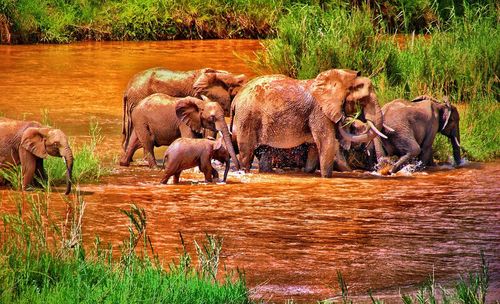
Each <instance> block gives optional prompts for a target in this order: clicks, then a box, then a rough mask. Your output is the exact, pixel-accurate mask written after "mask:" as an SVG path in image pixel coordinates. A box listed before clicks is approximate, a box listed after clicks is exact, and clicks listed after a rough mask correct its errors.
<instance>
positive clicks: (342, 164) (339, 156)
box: [335, 145, 352, 172]
mask: <svg viewBox="0 0 500 304" xmlns="http://www.w3.org/2000/svg"><path fill="white" fill-rule="evenodd" d="M337 147H339V150H337V153H336V155H335V164H336V165H337V169H338V170H339V171H340V172H350V171H352V169H351V167H350V166H349V164H347V161H346V159H345V157H344V153H342V152H341V151H340V145H337Z"/></svg>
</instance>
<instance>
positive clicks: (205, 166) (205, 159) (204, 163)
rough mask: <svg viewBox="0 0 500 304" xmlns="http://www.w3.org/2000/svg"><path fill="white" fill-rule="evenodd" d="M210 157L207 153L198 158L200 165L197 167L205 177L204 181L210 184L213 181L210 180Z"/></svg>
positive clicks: (211, 168) (211, 170) (211, 169)
mask: <svg viewBox="0 0 500 304" xmlns="http://www.w3.org/2000/svg"><path fill="white" fill-rule="evenodd" d="M210 161H211V157H210V154H209V153H204V154H202V155H201V157H200V164H199V165H198V167H199V168H200V171H201V172H203V174H204V175H205V181H206V182H207V183H211V182H212V181H213V179H212V172H213V170H214V168H213V167H212V164H211V162H210Z"/></svg>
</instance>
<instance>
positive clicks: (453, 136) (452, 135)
mask: <svg viewBox="0 0 500 304" xmlns="http://www.w3.org/2000/svg"><path fill="white" fill-rule="evenodd" d="M443 101H444V103H438V104H437V106H438V111H439V132H440V133H441V134H443V135H444V136H446V137H448V138H449V139H450V143H451V146H452V147H453V159H454V160H455V164H457V165H460V164H461V162H462V158H461V157H460V115H459V114H458V110H457V108H456V107H455V106H453V105H451V103H450V102H449V100H448V98H447V97H444V98H443Z"/></svg>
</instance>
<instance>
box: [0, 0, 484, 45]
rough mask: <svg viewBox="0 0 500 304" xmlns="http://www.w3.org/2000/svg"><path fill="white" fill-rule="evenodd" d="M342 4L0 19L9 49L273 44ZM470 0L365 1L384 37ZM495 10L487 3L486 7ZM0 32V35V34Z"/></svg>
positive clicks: (13, 13) (221, 3)
mask: <svg viewBox="0 0 500 304" xmlns="http://www.w3.org/2000/svg"><path fill="white" fill-rule="evenodd" d="M364 2H365V1H349V0H329V1H328V0H327V1H321V0H255V1H246V0H181V1H175V0H143V1H140V0H123V1H118V0H66V1H65V0H55V1H44V0H0V16H2V15H3V16H5V18H0V20H7V21H6V22H5V21H0V23H2V24H5V23H6V24H7V25H8V28H9V31H10V32H11V33H12V42H13V43H33V42H56V43H66V42H71V41H76V40H88V39H90V40H165V39H186V38H187V39H207V38H268V37H274V35H275V34H276V29H277V27H278V21H279V20H281V19H282V18H284V17H285V18H286V16H287V15H288V13H289V10H290V9H291V8H292V7H294V6H295V5H296V4H299V5H308V6H310V7H320V8H321V9H322V10H324V11H329V10H332V9H337V8H342V9H344V10H347V11H349V12H350V11H351V8H353V10H356V9H358V8H360V7H362V6H363V3H364ZM471 2H472V3H474V2H478V1H477V0H467V1H461V0H387V1H383V2H380V1H369V4H370V5H371V6H370V10H371V11H373V14H371V15H372V17H373V19H372V22H374V23H376V22H381V21H382V22H383V23H384V24H385V27H386V28H387V29H388V31H390V32H391V33H411V32H414V31H415V32H417V33H422V32H426V30H427V29H428V28H429V27H431V26H435V25H442V26H446V20H448V19H449V17H450V16H455V15H460V16H461V15H462V14H463V11H464V3H465V5H467V4H468V3H471ZM488 2H489V3H491V4H492V5H494V1H493V0H488ZM2 24H0V34H2V33H1V32H2V30H3V28H4V27H3V26H2Z"/></svg>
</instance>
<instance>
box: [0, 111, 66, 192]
mask: <svg viewBox="0 0 500 304" xmlns="http://www.w3.org/2000/svg"><path fill="white" fill-rule="evenodd" d="M49 155H51V156H58V157H62V158H63V159H64V162H65V164H66V194H69V193H70V191H71V171H72V169H73V153H72V152H71V148H70V147H69V144H68V138H67V137H66V135H65V134H64V133H63V132H62V131H61V130H59V129H53V128H48V127H43V126H42V125H41V124H40V123H38V122H33V121H20V120H13V119H8V118H0V168H8V167H11V166H17V165H19V164H20V165H21V169H22V174H23V181H22V186H23V189H26V187H27V186H28V185H30V184H31V183H32V182H33V179H34V177H35V175H36V176H38V177H40V178H45V177H46V175H45V170H44V168H43V159H44V158H46V157H47V156H49Z"/></svg>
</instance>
